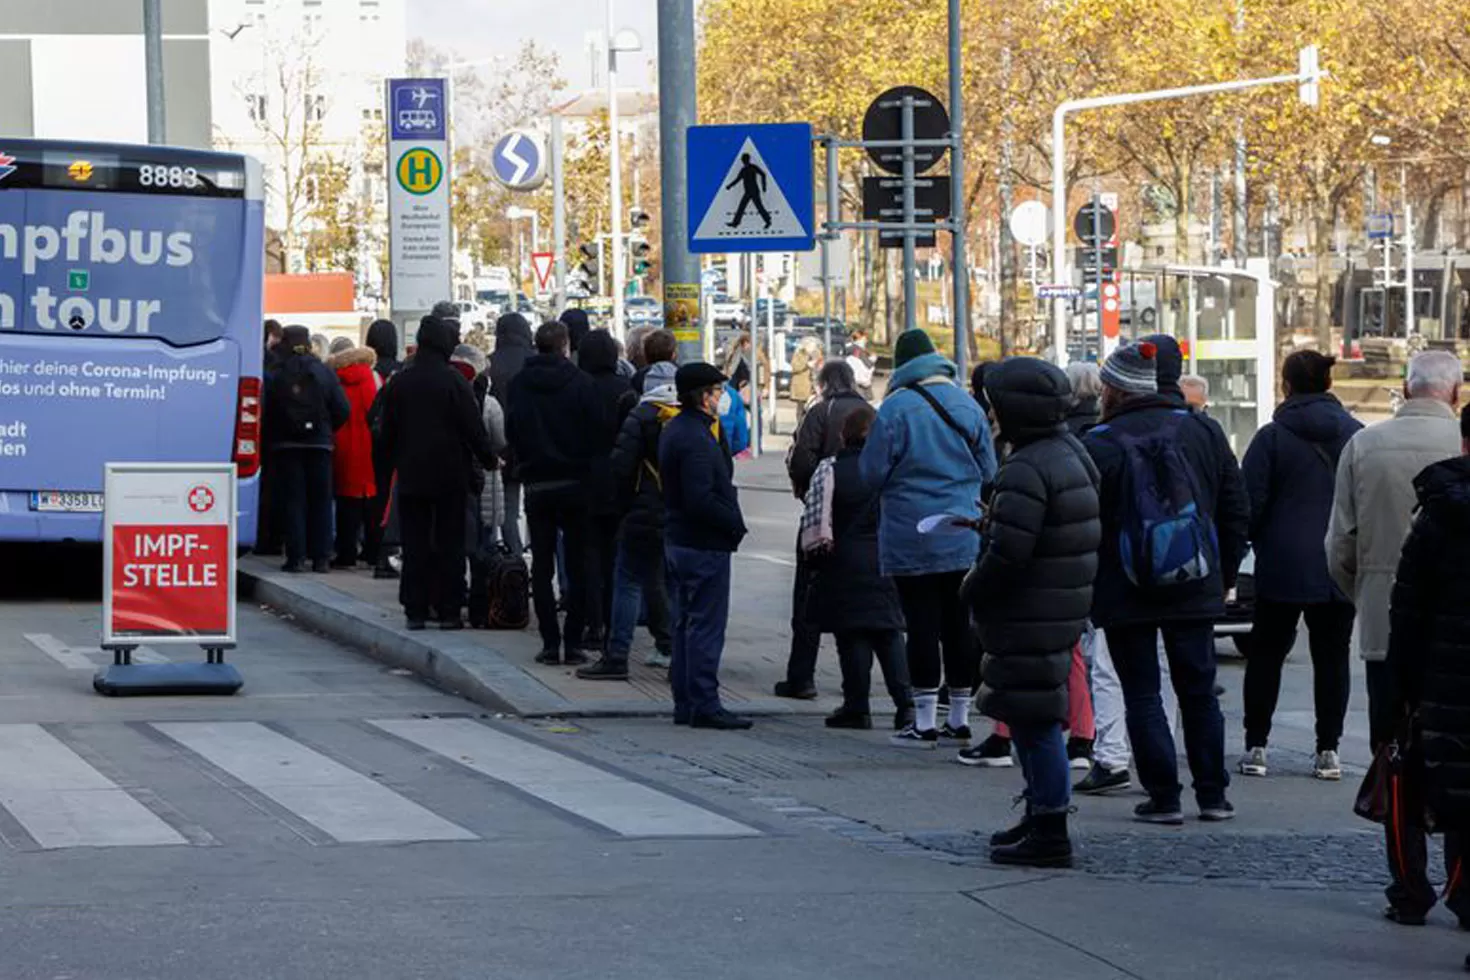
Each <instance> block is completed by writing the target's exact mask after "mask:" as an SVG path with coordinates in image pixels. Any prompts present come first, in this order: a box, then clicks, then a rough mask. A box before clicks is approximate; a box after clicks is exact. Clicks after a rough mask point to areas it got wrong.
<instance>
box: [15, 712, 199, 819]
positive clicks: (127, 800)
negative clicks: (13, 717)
mask: <svg viewBox="0 0 1470 980" xmlns="http://www.w3.org/2000/svg"><path fill="white" fill-rule="evenodd" d="M0 806H4V807H5V809H6V810H8V811H9V812H10V815H11V816H12V817H14V818H15V819H16V820H17V821H18V822H19V823H20V825H21V826H22V827H23V828H25V831H26V833H28V834H30V835H31V837H32V838H34V839H35V841H36V843H37V844H40V845H41V846H42V847H44V848H62V847H138V846H149V845H163V844H187V843H188V841H187V840H185V839H184V837H183V836H182V835H180V834H179V832H178V831H176V830H174V828H173V827H170V826H169V825H168V824H167V823H165V822H164V821H163V820H161V819H159V817H157V816H156V815H155V814H154V813H153V811H151V810H149V809H148V808H147V807H145V806H144V805H143V804H141V803H139V802H138V801H137V800H135V799H133V797H131V796H129V795H128V794H127V792H125V791H124V790H122V789H121V788H119V787H118V785H117V784H116V783H114V782H112V780H110V779H108V778H107V777H106V776H104V775H102V773H100V772H98V771H97V770H96V769H94V768H93V767H92V766H91V765H90V764H88V763H87V761H86V760H85V759H83V758H82V757H81V756H80V755H78V754H77V753H75V752H73V751H72V750H71V749H69V748H67V746H66V745H65V744H63V743H62V742H61V740H60V739H58V738H56V737H55V736H54V735H52V734H51V733H49V732H47V731H46V730H45V729H44V728H42V727H41V726H40V725H22V724H15V725H0Z"/></svg>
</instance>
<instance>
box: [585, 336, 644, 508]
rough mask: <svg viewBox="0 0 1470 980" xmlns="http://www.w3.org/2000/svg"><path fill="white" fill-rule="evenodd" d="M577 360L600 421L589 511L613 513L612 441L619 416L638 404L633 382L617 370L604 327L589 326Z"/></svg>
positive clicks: (615, 501) (615, 351)
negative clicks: (590, 390) (590, 384)
mask: <svg viewBox="0 0 1470 980" xmlns="http://www.w3.org/2000/svg"><path fill="white" fill-rule="evenodd" d="M577 363H578V364H579V365H580V367H581V368H582V370H583V371H585V372H586V373H587V375H588V377H590V378H591V379H592V387H593V390H594V391H595V392H596V395H597V404H598V410H599V415H600V416H601V418H602V422H603V427H602V429H601V430H599V431H598V433H597V439H596V445H595V452H594V454H593V457H592V469H591V474H590V479H589V480H588V490H589V491H590V493H591V503H592V512H593V513H594V514H616V513H618V512H619V510H620V508H619V506H618V499H617V488H616V487H615V486H614V484H613V477H612V465H611V456H612V450H613V443H615V442H616V441H617V438H618V429H619V428H620V427H621V426H622V424H623V419H625V418H627V416H628V413H629V412H630V411H632V410H633V406H634V405H636V404H638V396H637V395H635V394H633V386H632V384H631V383H630V382H629V381H628V379H627V378H625V377H623V376H621V375H620V374H618V342H617V341H616V340H614V339H613V335H612V334H610V333H608V332H607V331H606V330H593V331H592V332H591V333H589V334H588V335H587V336H586V338H585V339H583V341H582V347H581V355H580V357H579V358H578V362H577Z"/></svg>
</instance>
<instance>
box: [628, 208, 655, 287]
mask: <svg viewBox="0 0 1470 980" xmlns="http://www.w3.org/2000/svg"><path fill="white" fill-rule="evenodd" d="M634 214H635V215H637V214H643V217H644V218H647V217H648V215H647V214H644V213H643V212H641V211H635V212H634ZM628 251H629V252H630V253H632V256H633V275H635V276H642V275H647V274H648V270H649V268H650V267H651V263H650V262H649V261H648V256H649V253H650V252H652V251H653V249H652V247H651V246H650V245H649V244H648V239H646V238H643V237H641V236H636V235H635V236H634V237H633V238H631V239H629V241H628Z"/></svg>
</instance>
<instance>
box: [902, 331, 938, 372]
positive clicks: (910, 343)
mask: <svg viewBox="0 0 1470 980" xmlns="http://www.w3.org/2000/svg"><path fill="white" fill-rule="evenodd" d="M932 353H934V341H932V340H930V339H929V335H928V334H927V333H925V332H924V331H922V330H905V331H904V332H903V333H901V334H899V335H898V342H897V343H895V344H894V345H893V366H894V367H903V366H904V365H905V364H907V363H908V362H909V361H912V360H913V359H914V358H916V357H923V356H924V355H925V354H932Z"/></svg>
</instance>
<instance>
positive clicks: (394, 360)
mask: <svg viewBox="0 0 1470 980" xmlns="http://www.w3.org/2000/svg"><path fill="white" fill-rule="evenodd" d="M363 344H364V346H366V347H371V348H372V350H373V353H374V354H377V355H378V360H377V363H375V364H374V365H373V370H374V371H377V372H378V377H380V378H382V379H383V380H384V381H387V380H388V379H389V378H391V377H392V376H393V375H395V374H397V373H398V371H399V369H400V368H402V367H403V362H402V361H400V360H399V359H398V328H397V327H395V326H394V325H393V321H392V320H374V321H373V323H372V326H370V327H368V331H367V338H366V339H365V340H364V341H363Z"/></svg>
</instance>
